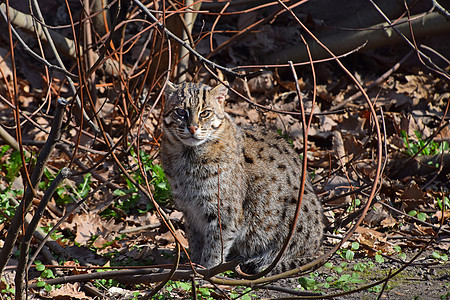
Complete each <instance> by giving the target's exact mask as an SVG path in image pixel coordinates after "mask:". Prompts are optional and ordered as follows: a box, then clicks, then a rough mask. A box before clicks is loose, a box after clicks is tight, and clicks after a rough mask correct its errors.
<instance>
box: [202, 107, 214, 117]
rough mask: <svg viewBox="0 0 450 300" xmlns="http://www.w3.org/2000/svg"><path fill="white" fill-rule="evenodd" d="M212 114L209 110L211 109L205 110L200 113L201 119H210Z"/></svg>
mask: <svg viewBox="0 0 450 300" xmlns="http://www.w3.org/2000/svg"><path fill="white" fill-rule="evenodd" d="M211 114H212V111H211V110H209V109H207V110H204V111H202V112H201V113H200V118H208V117H210V116H211Z"/></svg>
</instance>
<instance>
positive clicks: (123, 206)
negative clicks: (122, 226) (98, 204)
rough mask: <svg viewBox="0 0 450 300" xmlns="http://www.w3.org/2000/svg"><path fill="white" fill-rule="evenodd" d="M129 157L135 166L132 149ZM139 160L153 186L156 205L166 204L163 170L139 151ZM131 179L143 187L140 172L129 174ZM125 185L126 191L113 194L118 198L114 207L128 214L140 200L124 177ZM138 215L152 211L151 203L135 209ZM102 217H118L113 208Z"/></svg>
mask: <svg viewBox="0 0 450 300" xmlns="http://www.w3.org/2000/svg"><path fill="white" fill-rule="evenodd" d="M130 153H131V157H132V158H133V160H134V162H135V164H136V165H137V164H138V157H137V153H136V152H135V151H134V149H131V150H130ZM139 158H140V159H141V162H142V165H143V169H144V171H145V173H146V174H147V175H148V179H149V183H150V184H151V185H152V186H153V188H154V191H153V198H154V199H155V200H156V201H157V202H158V203H166V202H167V201H168V199H169V198H170V195H171V190H170V185H169V182H168V181H167V178H166V175H165V174H164V170H163V168H162V167H161V166H160V165H157V164H154V163H153V160H152V159H151V156H150V155H149V154H148V153H145V152H144V151H139ZM131 176H132V177H133V179H134V180H135V181H136V182H137V183H139V184H140V185H144V186H145V178H144V177H142V174H141V172H140V171H137V172H134V173H132V174H131ZM125 181H126V183H127V189H117V190H115V191H114V192H113V193H114V195H116V196H118V198H117V201H116V203H115V206H116V207H117V208H119V209H120V210H122V211H123V212H125V213H130V211H131V210H132V209H135V208H137V207H136V204H137V203H138V201H139V200H140V198H141V195H140V192H139V190H138V188H137V187H136V186H135V185H134V184H133V183H132V182H131V181H130V180H129V179H128V178H126V177H125ZM137 209H138V211H139V213H145V212H147V211H149V210H152V209H154V206H153V204H152V203H151V202H148V203H147V204H146V206H145V208H137ZM101 215H102V216H103V217H119V216H118V214H117V211H115V210H114V209H113V208H111V207H110V208H108V209H106V210H104V211H103V212H102V214H101Z"/></svg>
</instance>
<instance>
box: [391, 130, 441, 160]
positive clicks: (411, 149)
mask: <svg viewBox="0 0 450 300" xmlns="http://www.w3.org/2000/svg"><path fill="white" fill-rule="evenodd" d="M400 134H401V136H402V138H403V142H404V143H405V146H406V151H405V152H406V153H407V154H408V155H410V156H414V155H416V154H418V155H435V154H440V153H443V152H444V151H446V150H449V149H450V146H449V143H448V142H447V141H443V142H442V143H438V142H435V141H431V142H429V143H428V144H426V143H427V141H426V139H423V137H422V134H421V133H420V132H419V131H414V134H415V135H416V138H417V140H412V139H411V137H410V136H408V134H407V133H406V132H405V131H404V130H402V131H401V132H400ZM422 147H424V148H423V149H422V151H421V152H420V153H419V150H420V149H421V148H422Z"/></svg>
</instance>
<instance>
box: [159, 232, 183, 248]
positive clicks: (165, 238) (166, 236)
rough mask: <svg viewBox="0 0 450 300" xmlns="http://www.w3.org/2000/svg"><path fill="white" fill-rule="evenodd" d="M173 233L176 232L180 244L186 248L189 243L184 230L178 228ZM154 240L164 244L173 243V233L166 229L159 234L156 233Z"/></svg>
mask: <svg viewBox="0 0 450 300" xmlns="http://www.w3.org/2000/svg"><path fill="white" fill-rule="evenodd" d="M175 234H176V236H177V238H178V240H179V241H180V243H181V245H182V246H183V247H185V248H188V245H189V243H188V241H187V240H186V238H185V237H184V232H183V231H182V230H180V229H177V230H176V231H175ZM156 240H158V241H160V242H163V243H164V244H172V243H175V238H174V237H173V235H172V233H171V232H170V231H167V232H165V233H163V234H161V235H157V236H156Z"/></svg>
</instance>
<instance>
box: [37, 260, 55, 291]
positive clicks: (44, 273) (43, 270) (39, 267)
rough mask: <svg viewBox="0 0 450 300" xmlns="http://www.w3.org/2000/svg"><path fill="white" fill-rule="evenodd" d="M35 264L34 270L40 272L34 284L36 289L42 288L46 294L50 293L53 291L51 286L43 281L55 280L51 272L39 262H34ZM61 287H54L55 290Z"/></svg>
mask: <svg viewBox="0 0 450 300" xmlns="http://www.w3.org/2000/svg"><path fill="white" fill-rule="evenodd" d="M34 263H35V264H36V270H37V271H39V272H41V275H40V276H39V278H38V282H37V283H36V286H37V287H43V288H44V289H45V290H46V291H47V292H50V291H51V290H52V289H53V286H52V285H50V284H48V283H46V282H45V279H48V278H55V275H54V274H53V271H52V270H50V269H48V268H46V267H45V266H44V265H43V264H42V263H41V262H40V261H38V260H36V261H35V262H34ZM59 287H61V285H59V284H58V285H56V286H55V288H59Z"/></svg>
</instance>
